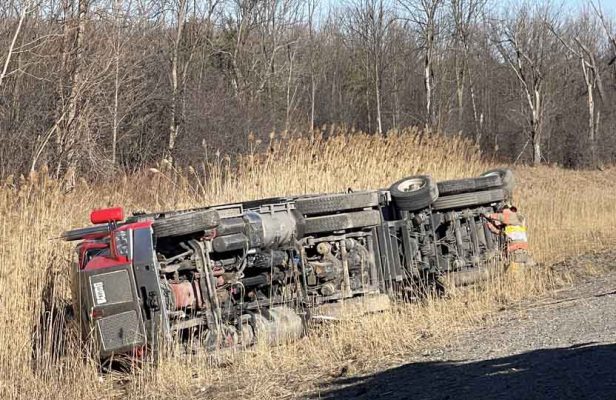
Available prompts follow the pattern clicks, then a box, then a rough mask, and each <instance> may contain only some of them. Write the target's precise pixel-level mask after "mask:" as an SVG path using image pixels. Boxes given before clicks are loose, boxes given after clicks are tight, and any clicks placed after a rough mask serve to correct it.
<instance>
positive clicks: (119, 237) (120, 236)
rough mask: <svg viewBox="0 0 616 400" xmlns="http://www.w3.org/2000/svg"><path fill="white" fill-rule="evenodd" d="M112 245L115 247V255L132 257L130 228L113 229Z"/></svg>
mask: <svg viewBox="0 0 616 400" xmlns="http://www.w3.org/2000/svg"><path fill="white" fill-rule="evenodd" d="M113 245H114V248H115V253H116V256H118V257H126V258H127V259H129V260H130V259H132V258H133V244H132V230H131V229H126V230H122V231H115V232H114V233H113Z"/></svg>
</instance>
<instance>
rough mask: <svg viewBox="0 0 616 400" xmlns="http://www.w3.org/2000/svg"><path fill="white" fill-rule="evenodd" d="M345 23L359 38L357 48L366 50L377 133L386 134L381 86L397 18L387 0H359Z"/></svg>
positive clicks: (351, 7) (365, 55) (366, 62)
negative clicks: (393, 25) (389, 44)
mask: <svg viewBox="0 0 616 400" xmlns="http://www.w3.org/2000/svg"><path fill="white" fill-rule="evenodd" d="M345 22H346V29H347V30H348V31H349V32H350V35H352V37H355V38H356V39H357V40H358V43H357V48H358V49H361V50H363V51H364V53H365V54H364V56H363V57H362V58H363V59H364V60H365V67H366V72H367V77H369V81H371V86H372V90H373V92H374V101H375V104H376V126H377V132H378V133H379V134H380V135H382V134H383V133H384V131H383V117H382V97H381V96H382V94H381V85H382V82H383V70H384V68H385V55H386V52H387V45H388V36H389V33H390V28H391V25H392V23H393V22H394V18H393V16H392V15H391V13H390V12H389V10H388V9H387V7H386V4H385V2H384V0H356V1H355V2H354V3H352V4H351V6H350V9H349V12H348V14H347V18H346V19H345ZM367 97H368V96H367Z"/></svg>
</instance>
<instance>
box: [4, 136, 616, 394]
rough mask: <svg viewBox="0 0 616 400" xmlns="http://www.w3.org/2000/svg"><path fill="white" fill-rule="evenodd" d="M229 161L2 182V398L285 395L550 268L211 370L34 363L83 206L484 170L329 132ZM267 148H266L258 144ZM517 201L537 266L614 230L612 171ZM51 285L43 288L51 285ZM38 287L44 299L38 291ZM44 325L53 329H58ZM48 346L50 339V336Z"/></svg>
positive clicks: (511, 293) (400, 344) (459, 157)
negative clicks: (87, 177) (115, 371)
mask: <svg viewBox="0 0 616 400" xmlns="http://www.w3.org/2000/svg"><path fill="white" fill-rule="evenodd" d="M259 147H260V150H258V151H255V153H254V154H253V155H248V156H245V157H242V158H240V159H239V160H237V162H236V163H233V164H234V167H233V168H232V167H231V162H230V160H229V159H226V158H218V159H215V160H209V161H206V162H204V164H203V165H200V166H196V167H195V169H192V168H191V169H188V170H186V171H177V170H174V171H169V170H166V171H161V170H162V169H163V168H158V169H157V170H150V171H144V172H143V173H142V174H138V175H134V176H123V177H122V176H119V177H118V179H117V180H116V181H114V182H111V183H105V184H100V185H91V184H88V183H86V182H85V181H84V180H80V181H79V182H78V184H77V187H76V188H75V190H73V191H71V192H69V193H63V190H62V186H63V184H62V181H61V180H60V181H58V180H54V179H51V178H49V177H48V176H47V174H46V172H45V171H40V173H37V174H35V175H32V176H30V177H27V178H10V179H7V180H6V181H5V182H3V183H2V184H1V186H0V398H21V397H23V398H36V399H40V400H43V399H53V398H65V399H95V398H111V397H114V396H126V397H134V398H167V397H182V398H191V397H203V398H209V397H219V396H220V397H221V398H222V397H225V398H228V397H229V396H241V397H242V398H273V397H291V398H292V397H295V396H298V395H299V394H300V393H302V392H305V391H308V390H314V389H315V388H317V387H318V384H319V383H320V382H323V381H326V380H328V379H331V377H332V376H335V375H337V374H338V373H339V371H342V370H346V371H348V373H359V372H361V371H365V370H369V369H370V368H372V367H374V366H375V365H377V364H379V363H381V362H382V361H383V360H389V361H391V360H396V359H403V357H404V354H408V353H409V352H412V351H417V350H418V349H421V348H422V347H424V346H429V345H430V343H432V342H434V341H445V340H451V338H453V337H454V336H455V333H456V332H459V331H460V330H463V329H465V328H466V327H468V326H469V325H471V324H477V323H482V321H483V320H485V319H486V318H489V315H490V311H493V310H495V309H497V308H498V307H501V306H502V305H503V304H505V303H508V302H511V301H514V300H516V299H519V298H522V297H529V296H533V295H536V294H538V293H540V292H542V291H545V290H546V288H549V287H551V286H552V285H554V284H555V283H556V282H555V278H554V277H553V276H552V275H550V274H549V273H543V272H542V273H538V274H537V275H536V276H534V277H533V278H531V279H524V280H522V281H521V280H519V279H518V280H515V279H507V280H505V281H498V282H494V283H492V284H491V285H489V287H487V288H485V289H483V290H472V291H467V292H465V293H461V294H459V295H457V296H453V298H452V299H449V300H436V301H431V302H428V304H426V305H401V306H400V307H398V308H396V310H394V311H392V312H389V313H385V314H379V315H372V316H366V317H362V318H360V319H358V320H354V321H348V322H344V323H339V324H331V325H328V326H324V327H322V328H320V329H316V330H314V331H313V333H312V334H310V335H309V336H308V337H306V338H304V339H302V340H300V341H299V342H297V343H293V344H289V345H286V346H280V347H277V348H274V349H266V348H260V347H257V348H255V349H252V350H251V351H246V352H243V353H240V354H236V355H235V356H233V357H231V358H230V359H229V360H226V362H225V363H224V365H223V366H221V365H217V366H213V365H210V364H208V361H207V359H205V358H195V359H193V360H184V359H169V360H166V361H164V362H163V364H162V365H161V366H160V368H156V369H154V368H147V367H146V368H144V369H143V370H140V371H138V372H134V373H132V374H126V375H106V376H104V377H102V378H101V377H100V376H99V375H98V373H97V369H96V366H95V365H94V363H92V362H89V361H84V360H83V357H82V353H81V352H80V351H79V349H78V347H77V346H76V344H75V343H74V341H73V340H71V337H72V336H71V332H70V330H69V329H65V331H64V332H63V335H65V336H66V337H68V340H67V341H68V342H69V343H68V348H67V354H66V355H64V356H62V357H61V359H60V360H59V361H57V360H54V359H53V358H51V357H49V354H48V352H47V351H46V349H45V347H43V348H42V349H39V350H38V353H39V354H37V358H36V360H33V359H32V348H33V343H34V341H35V340H37V338H39V337H40V336H41V335H45V332H46V331H47V330H45V329H41V327H40V326H38V325H37V321H39V315H40V313H41V310H42V307H43V303H42V301H41V298H43V297H45V298H47V299H50V300H51V303H52V304H56V305H57V304H61V302H62V301H65V300H66V299H68V296H69V294H68V273H67V272H68V266H69V263H70V259H71V257H72V250H71V248H72V246H71V245H70V244H65V243H62V242H59V241H57V240H53V239H51V238H53V237H56V236H58V234H59V233H60V232H61V231H63V230H65V229H67V228H71V227H76V226H80V225H84V224H86V223H87V214H88V211H89V210H90V209H92V208H95V207H104V206H109V205H116V204H121V205H124V206H125V207H126V208H127V209H148V210H154V209H162V208H178V207H188V206H193V205H204V204H219V203H224V202H229V201H235V200H243V199H254V198H259V197H267V196H274V195H280V194H289V193H307V192H325V191H339V190H344V189H346V188H348V187H352V188H354V189H363V188H382V187H387V186H388V185H389V184H391V183H392V182H393V181H395V180H397V179H398V178H400V177H403V176H409V175H414V174H418V173H430V174H432V175H433V176H434V178H436V179H439V180H441V179H449V178H456V177H466V176H473V175H476V174H478V173H480V172H482V171H484V170H486V169H489V168H491V167H493V165H491V164H489V163H487V162H484V161H482V160H481V158H480V156H479V153H478V151H477V149H476V148H475V147H473V146H472V145H470V144H469V143H467V142H465V141H463V140H459V139H445V138H441V137H423V138H421V136H420V135H418V134H417V132H415V131H406V132H403V133H394V134H391V135H389V136H388V137H387V139H382V138H378V137H375V136H368V135H360V134H356V135H354V136H352V137H350V136H347V135H345V134H343V133H336V134H335V135H333V137H331V138H330V139H329V140H324V139H322V138H321V137H320V136H317V137H316V138H295V139H289V138H278V139H274V140H273V141H272V142H271V143H269V144H267V146H265V144H261V145H260V146H259ZM265 149H267V150H265ZM515 172H516V174H517V181H518V187H517V190H516V193H515V198H516V199H517V202H518V204H519V205H520V210H522V211H523V212H524V213H525V214H526V215H527V216H528V219H529V227H530V237H531V246H532V249H533V252H534V255H535V258H536V259H537V260H538V261H540V262H542V263H544V264H549V263H552V262H554V261H557V260H560V259H562V258H565V257H568V256H574V255H576V254H578V253H581V252H586V251H590V250H595V249H601V248H605V247H607V246H610V245H612V243H614V239H615V238H616V233H615V232H614V230H613V226H615V225H616V191H615V190H614V189H613V182H614V181H616V170H615V169H608V170H606V171H603V172H599V171H595V172H576V171H565V170H561V169H557V168H549V167H540V168H529V167H519V168H516V170H515ZM50 288H51V289H52V290H51V291H50V290H49V289H50ZM44 291H46V292H47V293H43V292H44ZM54 323H56V324H59V325H61V321H55V322H54ZM48 339H50V340H48V341H47V342H49V341H56V342H57V341H59V340H60V339H59V338H57V337H54V338H48Z"/></svg>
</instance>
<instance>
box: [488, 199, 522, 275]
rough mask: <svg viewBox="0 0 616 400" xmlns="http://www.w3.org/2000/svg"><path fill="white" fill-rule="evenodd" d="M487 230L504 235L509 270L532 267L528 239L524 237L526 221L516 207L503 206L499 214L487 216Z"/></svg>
mask: <svg viewBox="0 0 616 400" xmlns="http://www.w3.org/2000/svg"><path fill="white" fill-rule="evenodd" d="M486 217H487V219H488V228H489V229H490V230H491V231H492V232H494V233H496V234H501V233H504V234H505V237H506V240H507V257H508V258H509V268H510V269H512V270H514V269H517V267H519V266H532V265H534V261H533V259H532V258H531V256H530V254H529V253H528V237H527V235H526V219H525V218H524V216H523V215H522V214H520V213H519V212H518V210H517V208H516V207H514V206H512V205H511V204H505V205H504V206H503V209H502V210H501V211H500V212H497V213H493V214H489V215H487V216H486Z"/></svg>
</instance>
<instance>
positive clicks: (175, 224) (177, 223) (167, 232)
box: [152, 210, 220, 238]
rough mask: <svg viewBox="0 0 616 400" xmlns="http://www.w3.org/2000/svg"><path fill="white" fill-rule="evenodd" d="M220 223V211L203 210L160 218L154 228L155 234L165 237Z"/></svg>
mask: <svg viewBox="0 0 616 400" xmlns="http://www.w3.org/2000/svg"><path fill="white" fill-rule="evenodd" d="M219 223H220V216H219V215H218V211H216V210H202V211H191V212H187V213H184V214H173V215H169V216H166V217H163V218H160V219H158V220H155V221H154V223H153V224H152V228H153V229H154V236H156V237H158V238H163V237H169V236H181V235H188V234H191V233H195V232H200V231H205V230H208V229H212V228H215V227H216V226H218V224H219Z"/></svg>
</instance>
